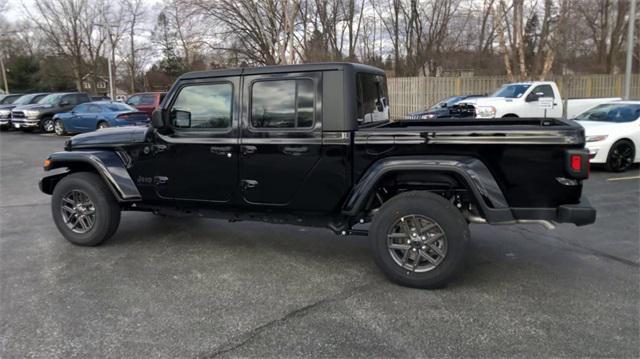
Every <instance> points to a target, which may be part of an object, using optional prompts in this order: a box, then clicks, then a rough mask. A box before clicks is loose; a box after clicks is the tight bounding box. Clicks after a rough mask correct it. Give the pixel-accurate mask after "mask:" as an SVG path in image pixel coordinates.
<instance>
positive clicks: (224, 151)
mask: <svg viewBox="0 0 640 359" xmlns="http://www.w3.org/2000/svg"><path fill="white" fill-rule="evenodd" d="M232 149H233V147H231V146H211V147H210V148H209V150H210V151H211V153H215V154H216V155H221V156H227V157H231V156H229V155H230V154H231V150H232Z"/></svg>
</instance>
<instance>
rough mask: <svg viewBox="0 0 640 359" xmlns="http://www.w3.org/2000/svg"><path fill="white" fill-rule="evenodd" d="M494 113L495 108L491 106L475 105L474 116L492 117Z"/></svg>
mask: <svg viewBox="0 0 640 359" xmlns="http://www.w3.org/2000/svg"><path fill="white" fill-rule="evenodd" d="M495 115H496V108H495V107H493V106H477V107H476V117H494V116H495Z"/></svg>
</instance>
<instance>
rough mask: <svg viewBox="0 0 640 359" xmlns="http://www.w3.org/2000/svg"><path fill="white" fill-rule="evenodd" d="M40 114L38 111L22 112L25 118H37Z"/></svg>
mask: <svg viewBox="0 0 640 359" xmlns="http://www.w3.org/2000/svg"><path fill="white" fill-rule="evenodd" d="M39 114H40V112H39V111H33V110H25V111H24V115H25V116H27V117H38V115H39Z"/></svg>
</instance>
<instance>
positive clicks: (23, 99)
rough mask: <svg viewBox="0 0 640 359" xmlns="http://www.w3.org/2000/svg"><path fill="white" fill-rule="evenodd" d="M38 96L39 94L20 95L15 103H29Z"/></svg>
mask: <svg viewBox="0 0 640 359" xmlns="http://www.w3.org/2000/svg"><path fill="white" fill-rule="evenodd" d="M37 96H38V94H31V95H24V96H20V97H19V98H18V99H17V100H16V101H15V102H14V103H13V104H14V105H28V104H30V103H31V101H33V99H34V98H35V97H37Z"/></svg>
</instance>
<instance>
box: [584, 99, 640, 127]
mask: <svg viewBox="0 0 640 359" xmlns="http://www.w3.org/2000/svg"><path fill="white" fill-rule="evenodd" d="M638 117H640V104H604V105H598V106H596V107H594V108H592V109H591V110H588V111H585V112H583V113H581V114H580V115H578V117H576V118H575V119H576V120H578V121H600V122H615V123H621V122H631V121H635V120H637V119H638Z"/></svg>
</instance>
